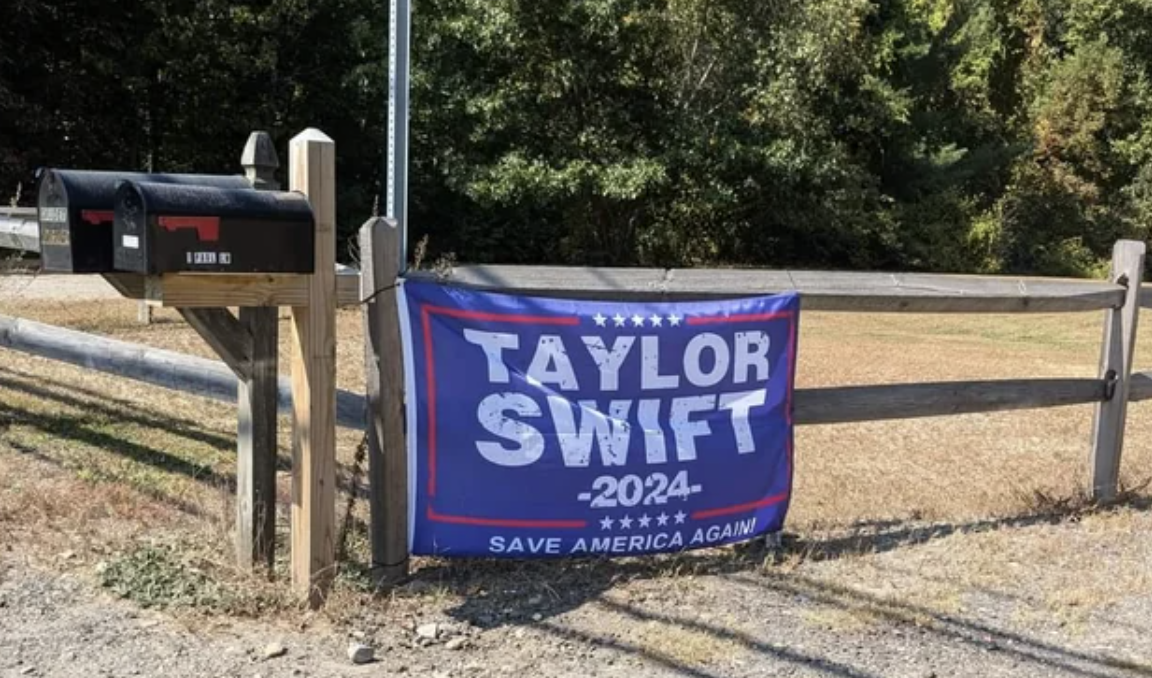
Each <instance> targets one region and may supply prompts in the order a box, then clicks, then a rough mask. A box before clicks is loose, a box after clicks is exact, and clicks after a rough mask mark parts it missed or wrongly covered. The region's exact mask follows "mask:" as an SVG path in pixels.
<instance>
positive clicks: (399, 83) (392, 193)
mask: <svg viewBox="0 0 1152 678" xmlns="http://www.w3.org/2000/svg"><path fill="white" fill-rule="evenodd" d="M411 27H412V7H411V4H410V0H391V14H390V21H389V31H388V172H387V174H388V195H387V201H386V202H387V205H386V209H385V213H386V216H388V217H389V218H391V219H395V220H396V223H397V224H399V225H400V272H401V273H403V272H404V271H406V270H407V269H408V263H407V262H408V256H407V253H408V117H409V116H408V89H409V85H408V83H409V80H408V76H409V72H410V63H411V50H410V41H409V35H410V32H411Z"/></svg>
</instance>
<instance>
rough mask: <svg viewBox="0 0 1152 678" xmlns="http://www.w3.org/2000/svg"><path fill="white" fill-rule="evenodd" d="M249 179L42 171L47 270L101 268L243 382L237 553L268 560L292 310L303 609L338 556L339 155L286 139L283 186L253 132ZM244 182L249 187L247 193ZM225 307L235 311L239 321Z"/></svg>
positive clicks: (295, 493)
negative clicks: (281, 310) (176, 315)
mask: <svg viewBox="0 0 1152 678" xmlns="http://www.w3.org/2000/svg"><path fill="white" fill-rule="evenodd" d="M241 162H242V164H243V165H244V166H245V171H246V174H247V178H245V177H239V176H237V177H223V176H211V175H160V174H140V173H122V172H87V171H72V170H46V171H45V173H44V174H43V175H42V182H41V187H40V191H41V193H40V229H41V234H42V243H44V244H46V245H47V246H49V247H53V248H55V249H54V250H52V251H51V252H46V253H45V256H44V257H43V258H42V262H43V267H44V269H45V270H49V271H58V272H69V273H99V274H101V275H103V276H104V278H105V279H106V280H107V281H108V282H109V283H111V284H112V285H113V286H114V287H115V288H116V289H117V290H118V291H119V292H120V293H121V294H122V295H124V296H125V297H127V298H130V299H139V300H147V301H148V302H149V303H154V304H159V305H163V306H168V307H174V308H176V309H177V310H178V311H179V312H180V314H181V315H182V316H183V317H184V318H185V319H186V320H187V321H188V323H189V324H190V325H192V327H193V328H195V329H196V331H197V332H198V333H199V334H200V336H201V337H202V338H203V339H204V340H205V341H206V342H207V343H208V344H209V346H211V347H212V348H213V349H214V350H215V351H216V353H217V354H218V355H219V356H220V357H221V358H222V359H223V361H224V362H225V364H227V365H228V367H229V368H230V369H231V370H232V371H233V372H234V373H235V374H236V377H237V379H238V380H239V394H238V395H239V402H240V413H239V425H238V448H239V449H238V451H239V460H238V468H237V483H238V497H237V509H236V511H237V527H236V550H237V557H238V560H239V562H240V563H241V564H242V565H256V564H263V565H265V566H268V567H269V569H270V568H271V565H272V563H273V556H274V553H273V551H274V544H275V516H276V500H275V497H276V484H275V467H276V451H277V447H276V430H277V426H276V420H277V416H276V414H277V405H278V403H277V400H278V395H279V393H278V390H279V389H278V388H277V386H278V384H277V381H278V379H277V348H278V341H277V339H278V332H277V316H278V313H277V307H279V306H291V307H292V330H293V331H292V339H293V341H292V400H293V439H292V451H293V465H292V511H291V519H292V539H291V544H292V581H293V584H294V586H296V588H297V589H298V590H299V591H301V592H302V593H305V594H306V596H307V598H308V601H309V603H310V604H311V605H312V606H314V607H315V606H319V605H320V604H321V603H322V602H323V601H324V599H325V598H326V597H327V593H328V590H329V588H330V585H331V583H332V581H333V579H334V574H335V571H334V566H335V556H336V543H335V542H336V460H335V447H336V397H335V396H336V390H335V389H336V336H335V331H336V328H335V325H336V306H337V303H338V302H339V301H340V300H341V299H347V301H346V303H349V304H355V303H358V301H359V295H358V291H359V289H358V288H359V276H343V278H344V280H341V281H340V285H339V286H338V284H337V278H336V169H335V168H336V153H335V144H334V143H333V142H332V140H331V139H329V138H328V137H327V136H325V135H324V134H323V133H322V132H320V131H318V130H314V129H309V130H306V131H305V132H303V133H301V134H300V135H298V136H297V137H296V138H294V139H293V140H292V143H291V146H290V164H291V166H292V167H291V170H292V172H291V186H292V188H293V189H294V191H296V192H294V193H293V192H289V193H285V192H280V191H278V190H277V189H278V186H277V184H276V182H275V179H274V178H273V176H272V175H273V172H274V171H275V169H276V168H277V167H278V166H279V162H278V160H277V159H276V154H275V151H274V150H273V147H272V142H271V139H270V138H269V137H268V135H267V134H265V133H262V132H257V133H253V135H252V136H251V137H250V138H249V140H248V146H247V147H246V148H245V151H244V154H243V156H242V160H241ZM254 189H260V191H259V192H258V191H257V190H254ZM229 307H238V308H239V309H240V313H239V318H237V317H236V316H235V315H233V314H232V313H231V311H229Z"/></svg>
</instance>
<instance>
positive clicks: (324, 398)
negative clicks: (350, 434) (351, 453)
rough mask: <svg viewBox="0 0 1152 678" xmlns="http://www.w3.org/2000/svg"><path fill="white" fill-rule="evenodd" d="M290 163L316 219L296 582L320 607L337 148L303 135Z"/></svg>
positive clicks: (303, 349) (295, 441)
mask: <svg viewBox="0 0 1152 678" xmlns="http://www.w3.org/2000/svg"><path fill="white" fill-rule="evenodd" d="M288 164H289V166H290V170H291V182H290V184H289V187H290V188H291V189H292V190H294V191H300V192H302V193H304V195H306V196H308V200H309V201H310V202H311V204H312V212H313V215H314V217H315V219H316V268H315V271H314V272H313V273H312V275H310V276H308V298H307V301H308V304H307V305H305V306H294V307H293V308H292V413H293V427H292V583H293V586H294V587H295V588H296V590H297V591H299V592H300V593H302V594H306V595H307V598H308V603H309V605H311V606H312V607H318V606H320V605H321V604H322V603H323V601H324V599H325V598H326V596H327V594H328V591H329V590H330V587H331V584H332V580H333V578H334V576H335V560H336V144H335V143H333V141H332V140H331V139H329V138H328V136H327V135H325V134H324V133H323V132H320V131H319V130H316V129H308V130H305V131H304V132H301V133H300V134H299V135H297V136H296V137H295V138H294V139H292V142H291V143H290V144H289V147H288Z"/></svg>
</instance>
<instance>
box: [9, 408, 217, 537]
mask: <svg viewBox="0 0 1152 678" xmlns="http://www.w3.org/2000/svg"><path fill="white" fill-rule="evenodd" d="M4 417H5V408H4V407H3V406H0V418H4ZM4 443H5V444H6V445H8V446H9V447H11V448H12V449H14V450H16V451H17V452H19V453H20V454H23V455H26V456H28V457H31V458H33V459H35V460H36V461H38V462H40V463H42V464H47V465H48V466H52V467H54V468H57V469H60V470H62V471H70V472H74V471H76V468H75V467H71V466H69V465H67V464H65V463H64V462H63V461H61V460H60V459H58V458H56V457H53V456H51V455H47V454H44V453H43V452H41V451H40V450H39V449H37V448H35V447H32V446H31V445H28V444H26V443H22V442H20V441H16V440H5V441H4ZM132 487H133V488H134V489H135V490H136V491H137V492H140V493H141V494H144V495H145V496H148V497H151V498H152V499H156V500H158V501H162V502H165V503H167V504H169V505H171V506H174V507H175V508H176V509H178V510H180V511H183V512H184V513H187V514H189V515H193V516H197V517H200V518H204V517H208V513H207V512H206V511H204V509H203V508H201V507H200V506H197V505H196V504H193V503H192V502H189V501H185V500H183V499H180V498H179V497H172V496H169V495H168V494H166V493H164V492H163V491H161V490H160V489H159V488H156V487H139V486H132Z"/></svg>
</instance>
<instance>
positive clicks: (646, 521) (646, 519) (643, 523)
mask: <svg viewBox="0 0 1152 678" xmlns="http://www.w3.org/2000/svg"><path fill="white" fill-rule="evenodd" d="M651 523H652V519H651V518H649V517H648V514H647V513H645V514H644V515H642V516H640V527H648V525H649V524H651Z"/></svg>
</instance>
